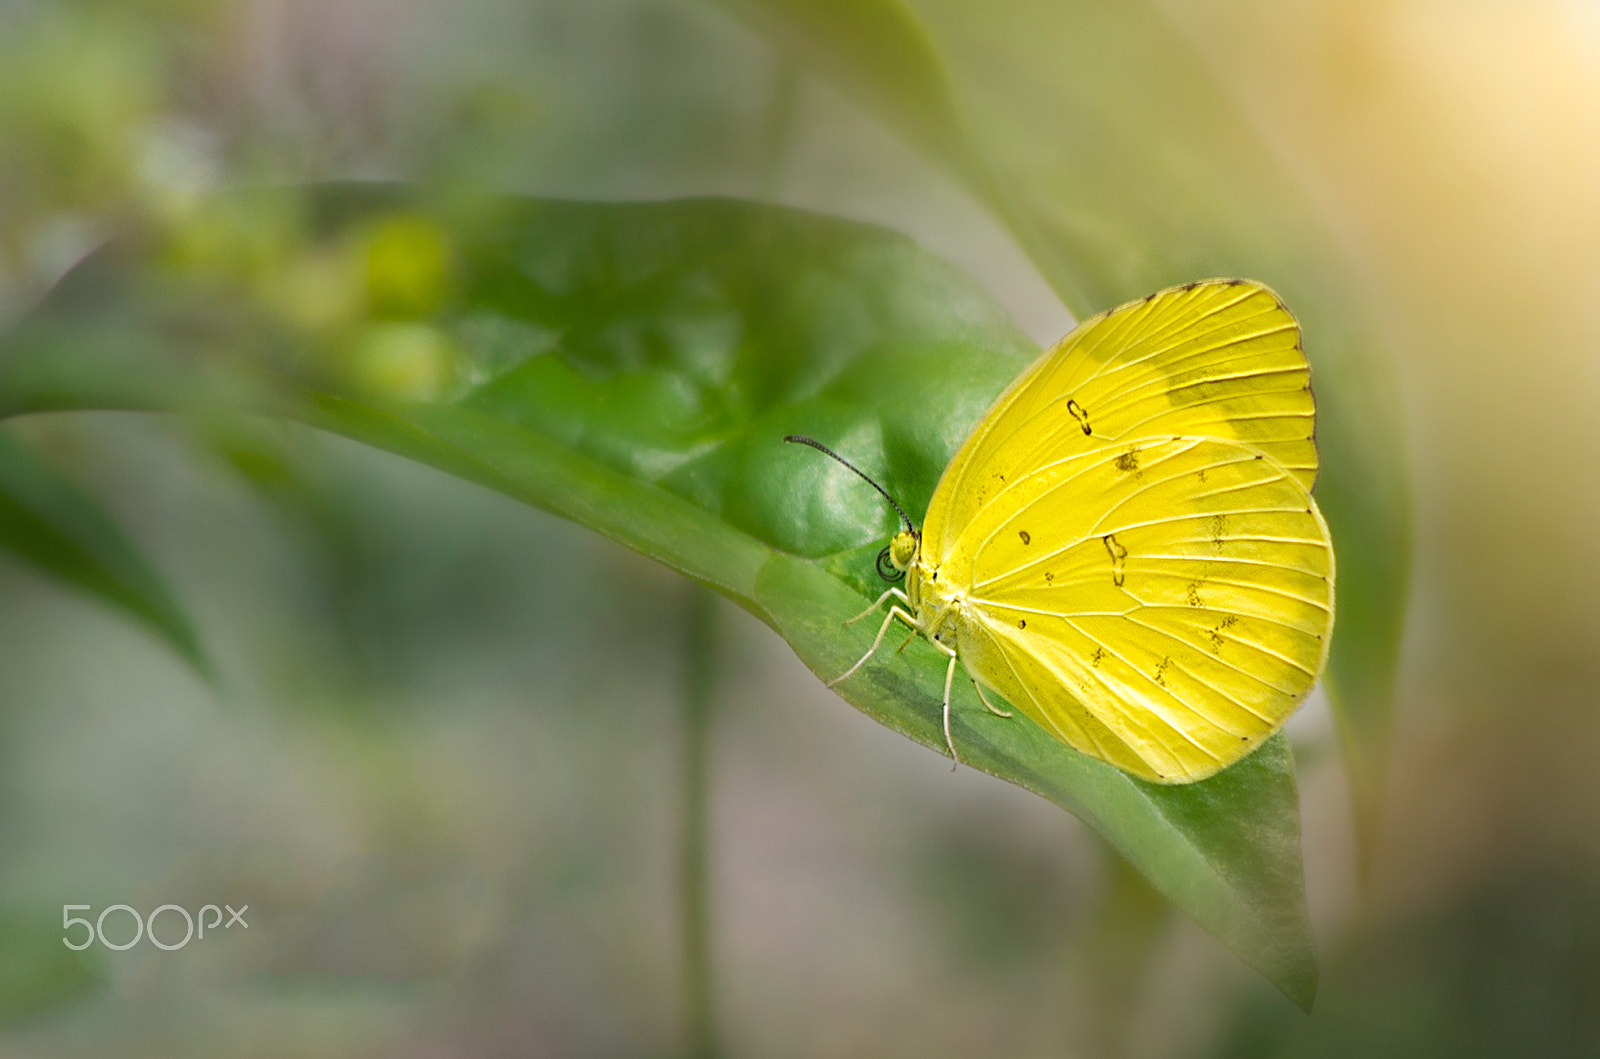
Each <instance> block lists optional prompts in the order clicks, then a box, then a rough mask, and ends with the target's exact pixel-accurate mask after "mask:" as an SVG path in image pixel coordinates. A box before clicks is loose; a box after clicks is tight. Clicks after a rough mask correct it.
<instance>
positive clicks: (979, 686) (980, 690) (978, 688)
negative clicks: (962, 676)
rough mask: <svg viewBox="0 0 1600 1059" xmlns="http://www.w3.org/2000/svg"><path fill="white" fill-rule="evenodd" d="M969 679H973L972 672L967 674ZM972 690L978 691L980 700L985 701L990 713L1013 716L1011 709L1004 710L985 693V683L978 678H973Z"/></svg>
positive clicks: (998, 715) (999, 715) (984, 703)
mask: <svg viewBox="0 0 1600 1059" xmlns="http://www.w3.org/2000/svg"><path fill="white" fill-rule="evenodd" d="M967 679H968V680H972V674H971V673H968V674H967ZM972 690H973V691H976V692H977V693H978V701H979V702H981V703H983V705H984V706H985V707H986V708H987V709H988V710H989V712H990V713H992V714H994V715H995V716H996V717H1010V716H1011V711H1010V710H1002V709H1000V708H999V707H997V706H995V705H994V704H993V703H991V702H990V701H989V697H988V696H987V695H985V694H984V693H983V685H982V684H979V683H978V682H977V681H976V680H972Z"/></svg>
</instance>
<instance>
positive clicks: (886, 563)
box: [878, 544, 906, 581]
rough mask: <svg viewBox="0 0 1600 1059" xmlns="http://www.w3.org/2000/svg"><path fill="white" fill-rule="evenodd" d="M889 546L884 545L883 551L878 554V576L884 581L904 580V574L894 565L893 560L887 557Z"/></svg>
mask: <svg viewBox="0 0 1600 1059" xmlns="http://www.w3.org/2000/svg"><path fill="white" fill-rule="evenodd" d="M889 548H890V545H887V544H885V545H884V546H883V551H881V552H879V553H878V576H879V577H881V578H883V579H884V580H885V581H901V580H904V578H905V576H906V572H905V571H904V570H901V569H900V568H898V567H896V566H895V565H894V560H893V559H891V558H890V557H889Z"/></svg>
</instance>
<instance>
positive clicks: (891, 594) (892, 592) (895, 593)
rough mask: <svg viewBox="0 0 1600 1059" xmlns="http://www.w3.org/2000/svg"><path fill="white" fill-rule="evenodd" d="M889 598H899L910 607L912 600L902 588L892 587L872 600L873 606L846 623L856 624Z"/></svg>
mask: <svg viewBox="0 0 1600 1059" xmlns="http://www.w3.org/2000/svg"><path fill="white" fill-rule="evenodd" d="M889 599H898V600H899V601H900V602H902V603H904V604H905V605H906V606H908V607H909V606H911V600H909V599H907V598H906V594H905V592H904V591H903V590H902V589H899V588H891V589H889V590H888V591H886V592H885V593H884V594H883V595H881V596H879V597H878V598H877V599H875V600H873V601H872V606H870V607H868V608H867V609H866V610H864V611H862V612H861V613H860V614H857V615H856V616H855V617H853V618H850V619H849V620H847V621H846V622H845V624H846V625H854V624H855V623H856V622H858V621H860V620H861V619H862V618H865V617H866V616H867V615H868V614H871V613H872V612H873V611H875V610H877V609H878V608H879V607H881V606H883V604H884V601H885V600H889Z"/></svg>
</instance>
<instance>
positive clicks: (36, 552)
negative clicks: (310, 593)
mask: <svg viewBox="0 0 1600 1059" xmlns="http://www.w3.org/2000/svg"><path fill="white" fill-rule="evenodd" d="M0 548H3V549H5V550H6V551H8V552H10V553H11V554H12V555H14V556H16V557H17V558H19V559H23V560H25V561H27V562H29V563H31V564H32V565H34V566H36V567H38V568H39V569H41V570H43V571H44V572H45V573H47V574H49V575H50V576H51V577H54V578H56V579H57V580H59V581H63V582H65V583H67V584H70V585H73V586H75V587H77V588H80V589H82V590H84V591H86V592H89V593H90V594H92V595H95V596H98V597H99V598H100V599H101V600H102V601H104V602H106V603H109V604H111V605H112V606H114V607H118V608H120V609H121V610H123V611H125V612H127V613H129V614H132V615H133V616H134V617H136V618H138V619H139V620H140V621H142V622H144V623H145V624H146V625H148V626H149V627H150V628H151V629H153V630H155V632H157V633H158V634H159V635H160V636H161V637H162V638H163V639H165V640H166V641H167V643H168V645H169V646H170V647H172V649H173V650H175V651H177V652H178V654H180V655H182V656H183V658H184V660H185V661H187V662H188V663H189V664H190V665H192V666H194V668H195V669H196V670H197V671H199V672H200V673H201V674H202V675H203V676H206V677H208V678H209V677H210V668H209V666H208V665H207V663H206V660H205V657H204V656H203V655H202V653H201V651H200V642H199V638H198V637H197V636H196V635H195V631H194V627H193V626H192V625H191V624H190V623H189V619H188V617H187V616H186V615H185V614H184V612H183V610H182V608H180V607H179V606H178V603H177V601H176V600H175V599H174V598H173V595H172V593H171V592H169V591H168V590H167V587H166V585H165V583H164V582H163V581H162V580H161V578H160V576H159V575H158V574H157V573H156V572H155V571H154V570H153V569H152V568H151V566H150V565H149V564H148V563H146V562H145V561H144V559H143V557H141V556H140V554H139V552H138V550H137V549H136V548H135V547H134V546H133V544H132V543H131V542H130V541H129V540H128V539H127V537H125V536H124V535H123V534H122V531H121V530H119V529H118V528H117V525H116V523H115V522H113V521H112V520H111V519H110V517H108V516H107V515H106V513H105V512H104V511H102V510H101V509H100V507H99V506H98V505H97V504H95V502H94V501H93V500H91V499H90V498H89V497H88V496H85V495H84V493H83V492H82V491H81V490H79V489H78V487H77V486H75V485H73V484H72V483H71V482H70V481H68V480H67V479H65V478H63V477H62V476H61V475H60V474H58V473H57V472H56V471H55V470H54V469H53V468H51V467H50V466H49V465H48V464H46V463H45V462H44V461H43V460H41V459H39V457H38V456H37V455H35V454H34V452H33V450H31V449H29V448H28V447H27V446H26V445H23V444H22V443H21V442H20V441H18V440H17V439H15V438H13V437H12V436H10V435H9V434H7V433H0Z"/></svg>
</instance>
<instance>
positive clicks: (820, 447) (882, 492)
mask: <svg viewBox="0 0 1600 1059" xmlns="http://www.w3.org/2000/svg"><path fill="white" fill-rule="evenodd" d="M783 440H785V441H792V442H794V443H795V444H797V445H810V446H811V447H812V448H814V449H816V450H817V451H818V452H820V453H822V454H824V455H826V456H832V457H833V458H834V459H836V460H838V461H839V462H840V463H842V464H844V465H845V466H846V467H848V468H850V469H851V470H852V471H854V472H855V473H856V475H857V477H859V478H860V479H861V480H862V481H863V482H866V483H867V484H868V485H870V486H872V488H874V489H876V490H877V491H878V495H879V496H881V497H883V498H884V499H885V500H887V501H889V506H890V507H892V508H894V510H895V513H896V514H898V515H899V516H900V521H902V522H904V523H905V524H906V531H907V532H909V533H911V534H913V535H915V534H916V532H917V527H915V526H913V525H912V524H911V516H910V515H907V514H906V511H905V508H903V507H901V506H900V505H899V504H898V503H896V502H895V499H894V497H892V496H890V495H889V492H888V490H886V489H884V487H883V486H881V485H879V484H878V483H877V482H874V481H873V480H872V479H871V478H868V477H867V475H866V472H865V471H863V470H862V469H861V468H859V467H857V466H856V465H855V464H853V463H851V462H850V461H849V460H847V459H845V458H844V457H843V456H841V455H839V454H838V453H837V452H834V451H833V450H832V449H830V448H828V446H826V445H824V444H823V443H822V442H820V441H818V440H817V439H816V438H808V437H806V436H805V435H804V434H789V435H787V436H786V437H785V438H784V439H783Z"/></svg>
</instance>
